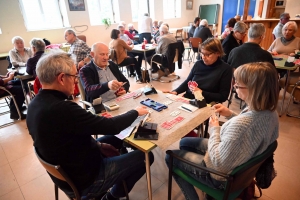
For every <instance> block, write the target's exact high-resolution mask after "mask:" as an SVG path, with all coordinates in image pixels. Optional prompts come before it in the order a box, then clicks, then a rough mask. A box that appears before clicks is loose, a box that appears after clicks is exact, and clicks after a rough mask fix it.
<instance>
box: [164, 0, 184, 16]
mask: <svg viewBox="0 0 300 200" xmlns="http://www.w3.org/2000/svg"><path fill="white" fill-rule="evenodd" d="M169 1H174V12H173V15H172V16H171V17H166V15H165V2H166V0H163V18H164V19H178V18H181V9H182V5H181V0H169ZM177 4H178V5H177ZM177 6H179V9H177ZM177 15H179V16H177Z"/></svg>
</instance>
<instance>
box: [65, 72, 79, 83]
mask: <svg viewBox="0 0 300 200" xmlns="http://www.w3.org/2000/svg"><path fill="white" fill-rule="evenodd" d="M65 75H66V76H72V77H74V82H78V80H79V75H78V74H75V75H72V74H65Z"/></svg>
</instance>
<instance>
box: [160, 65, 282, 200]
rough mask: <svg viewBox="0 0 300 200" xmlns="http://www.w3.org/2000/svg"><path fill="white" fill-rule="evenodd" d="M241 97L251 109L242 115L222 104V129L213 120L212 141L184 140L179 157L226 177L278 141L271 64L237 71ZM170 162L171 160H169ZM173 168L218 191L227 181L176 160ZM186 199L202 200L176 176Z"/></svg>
mask: <svg viewBox="0 0 300 200" xmlns="http://www.w3.org/2000/svg"><path fill="white" fill-rule="evenodd" d="M234 77H235V80H236V83H235V88H236V90H237V93H238V96H239V97H240V98H241V99H243V100H244V101H245V102H246V103H247V105H248V107H247V108H245V109H244V110H243V111H242V112H241V113H240V114H239V115H237V114H236V113H234V112H233V111H231V110H229V109H228V108H227V107H225V106H224V105H222V104H217V105H215V106H214V108H215V109H216V112H218V113H220V115H222V116H225V117H226V118H227V119H229V120H228V121H227V122H225V123H224V124H223V125H222V127H220V125H219V121H218V118H212V117H211V118H210V122H209V123H210V124H209V126H210V131H209V133H210V138H209V139H207V138H183V139H182V140H181V141H180V144H179V146H180V150H176V151H173V152H174V153H176V154H177V155H179V156H180V157H182V158H184V159H187V160H189V161H190V162H193V163H195V164H198V165H200V166H204V167H207V168H210V169H213V170H216V171H219V172H221V173H224V174H229V173H231V172H232V170H233V169H234V168H236V167H237V166H240V165H241V164H243V163H245V162H247V161H248V160H250V159H251V158H253V157H255V156H258V155H260V154H261V153H263V152H264V151H265V150H266V149H267V148H268V146H269V145H270V144H272V143H273V142H274V141H275V140H276V139H277V138H278V128H279V127H278V124H279V122H278V114H277V112H276V107H277V101H278V81H277V72H276V70H275V68H274V66H272V65H271V64H270V63H268V62H260V63H249V64H245V65H242V66H240V67H239V68H237V69H236V70H235V71H234ZM166 162H167V163H168V162H169V157H168V156H167V157H166ZM173 162H174V163H173V164H174V165H175V166H176V167H178V168H180V169H181V170H183V171H185V172H186V173H188V174H189V175H190V176H192V177H193V178H195V179H197V180H198V181H199V182H201V183H204V184H206V185H208V186H210V187H213V188H216V189H223V188H224V186H225V180H224V179H223V178H222V177H220V176H217V175H213V174H210V173H206V172H204V171H202V170H199V169H195V168H193V167H192V166H190V165H186V164H184V163H181V161H179V160H177V159H174V161H173ZM173 176H174V178H175V180H176V182H177V183H178V185H179V187H180V188H181V190H182V191H183V194H184V196H185V198H186V199H199V197H198V195H197V193H196V191H195V189H194V187H193V186H192V185H190V184H189V183H187V182H186V181H185V180H183V179H182V178H180V177H178V176H177V175H173Z"/></svg>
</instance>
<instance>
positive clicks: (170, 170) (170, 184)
mask: <svg viewBox="0 0 300 200" xmlns="http://www.w3.org/2000/svg"><path fill="white" fill-rule="evenodd" d="M169 158H170V160H169V180H168V200H171V196H172V171H173V156H170V157H169Z"/></svg>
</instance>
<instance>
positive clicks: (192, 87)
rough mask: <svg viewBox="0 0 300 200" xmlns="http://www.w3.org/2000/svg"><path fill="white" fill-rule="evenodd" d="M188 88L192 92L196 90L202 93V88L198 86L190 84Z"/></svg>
mask: <svg viewBox="0 0 300 200" xmlns="http://www.w3.org/2000/svg"><path fill="white" fill-rule="evenodd" d="M189 89H190V90H191V91H192V93H193V94H194V92H196V91H200V92H201V93H202V90H201V89H200V88H198V87H195V86H190V87H189Z"/></svg>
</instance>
